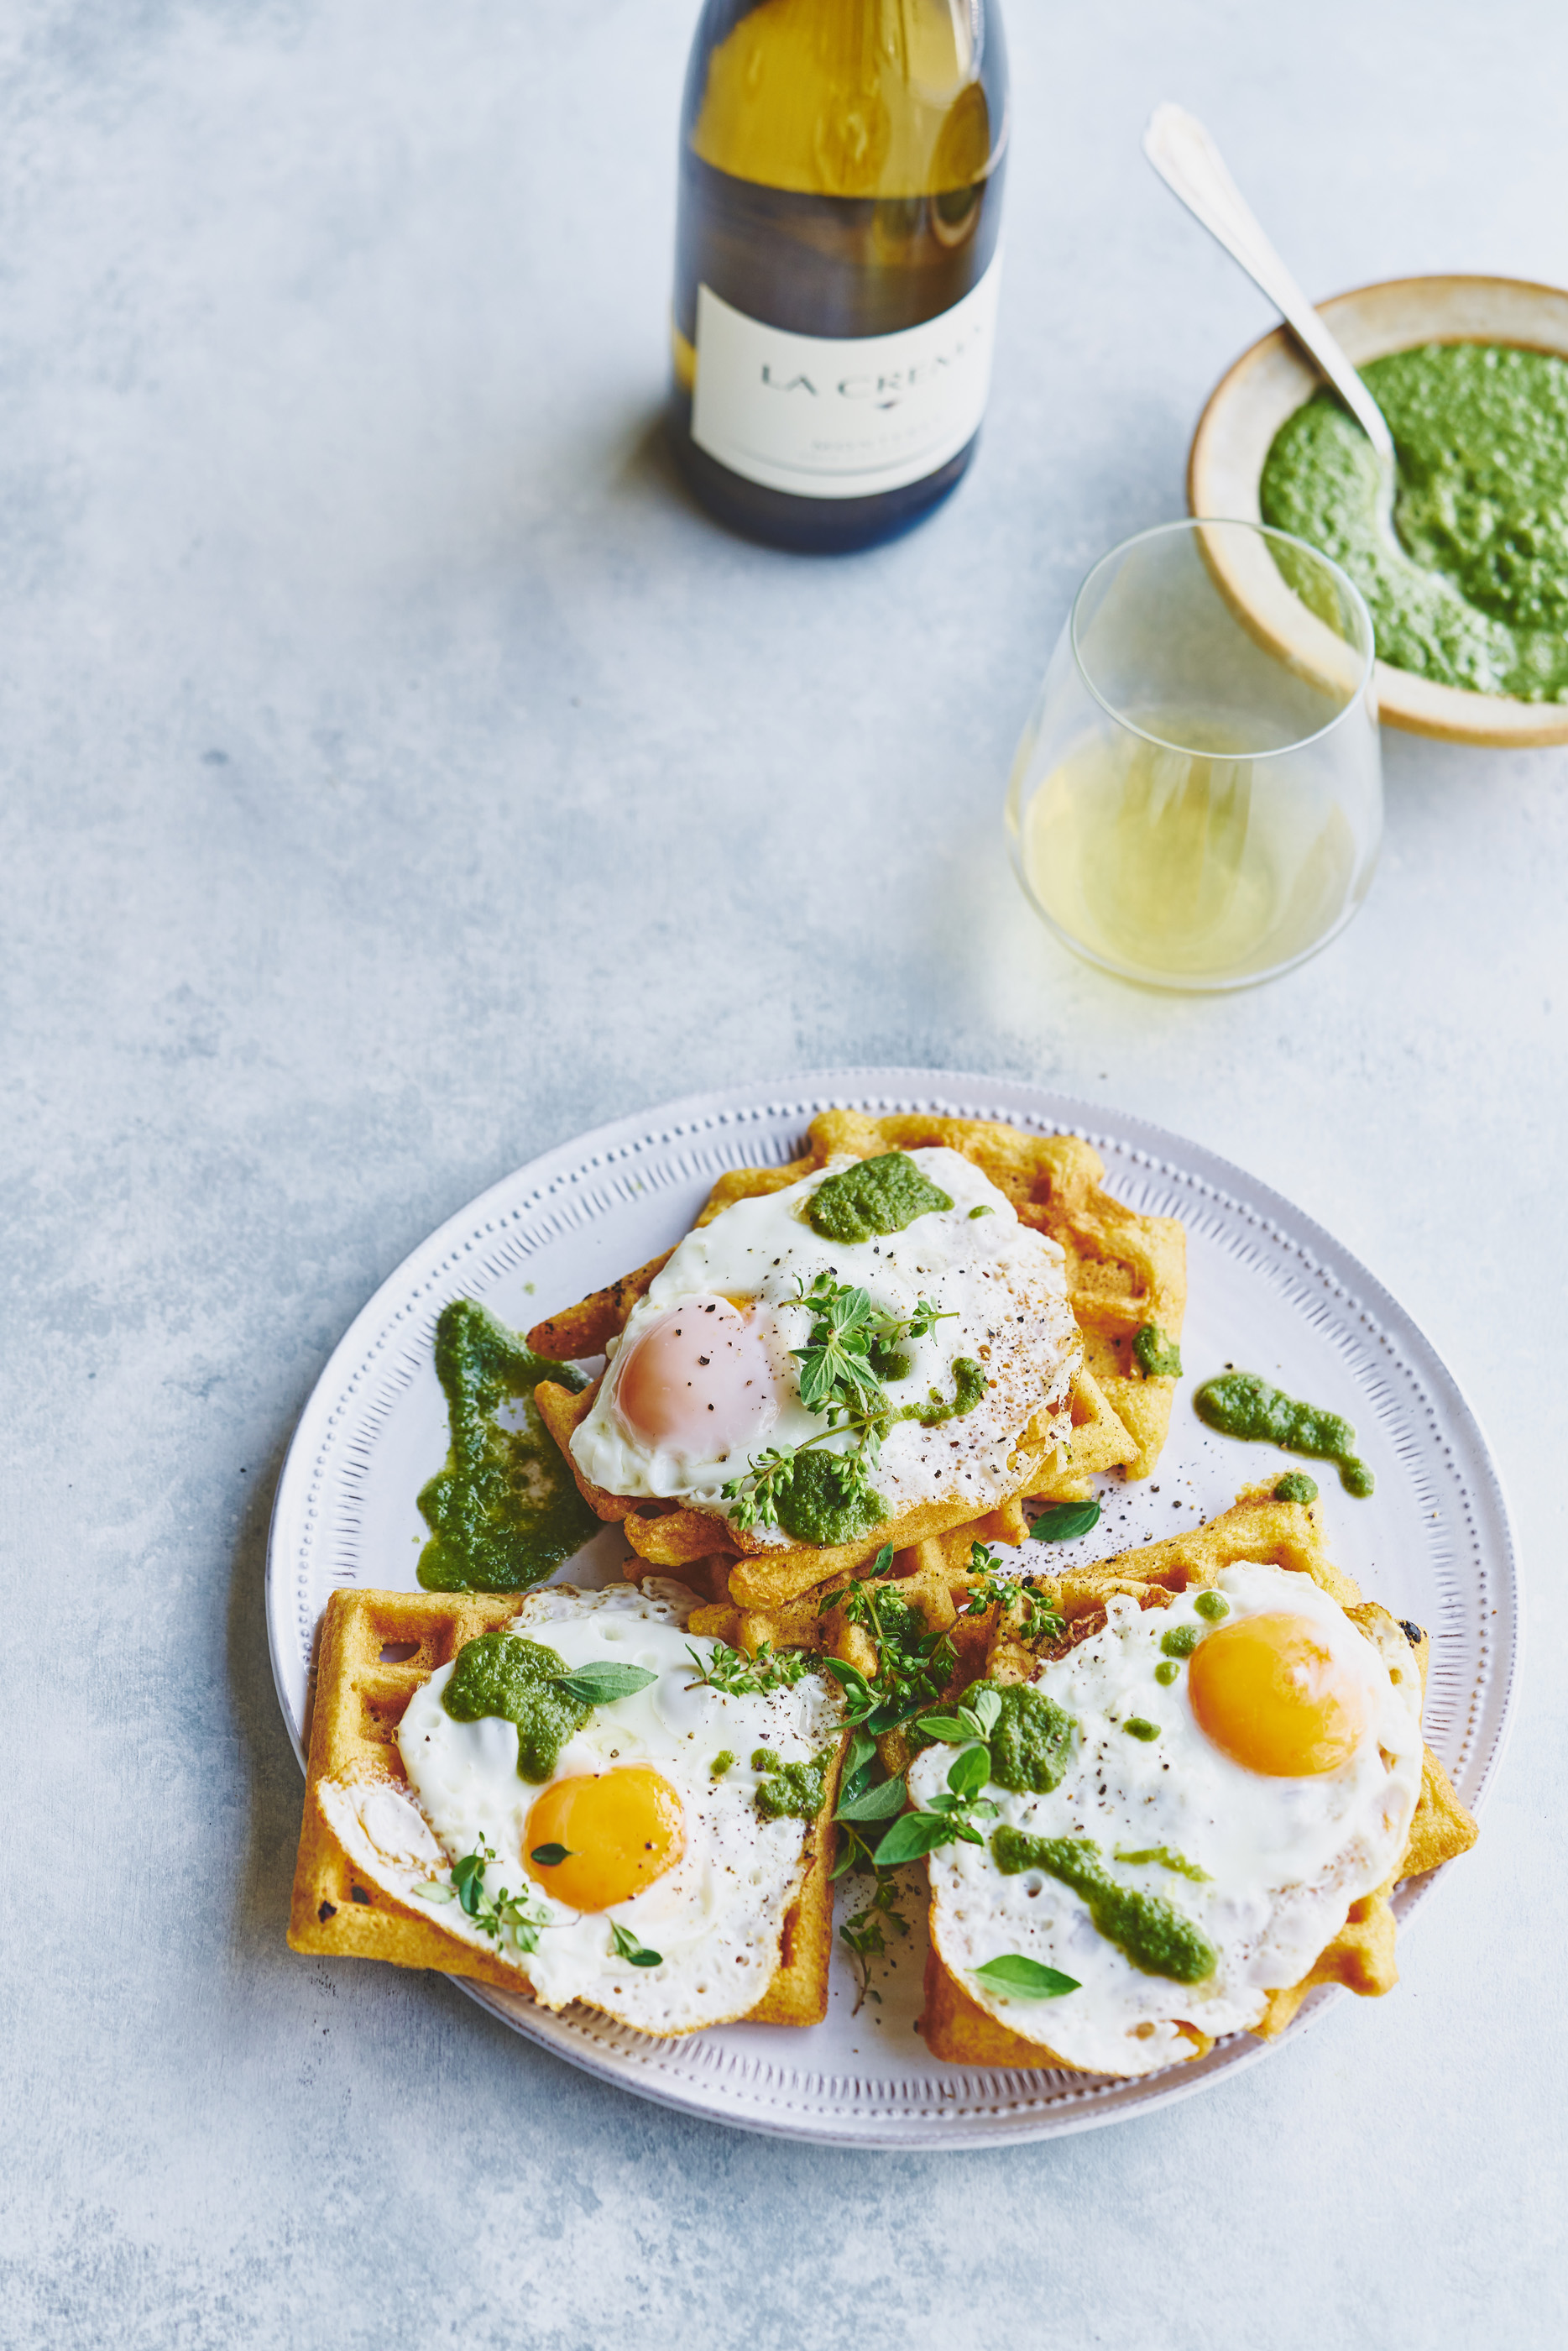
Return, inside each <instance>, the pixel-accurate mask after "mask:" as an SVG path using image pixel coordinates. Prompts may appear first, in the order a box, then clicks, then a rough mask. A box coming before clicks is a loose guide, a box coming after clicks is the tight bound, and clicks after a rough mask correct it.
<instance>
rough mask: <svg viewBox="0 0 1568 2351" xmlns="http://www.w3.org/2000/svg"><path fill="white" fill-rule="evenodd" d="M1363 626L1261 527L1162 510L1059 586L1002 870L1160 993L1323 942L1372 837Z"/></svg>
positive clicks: (1099, 954) (1102, 959)
mask: <svg viewBox="0 0 1568 2351" xmlns="http://www.w3.org/2000/svg"><path fill="white" fill-rule="evenodd" d="M1374 654H1375V646H1374V642H1373V633H1372V620H1371V616H1370V614H1369V613H1368V611H1367V609H1366V602H1365V601H1364V600H1363V598H1362V595H1361V593H1360V590H1358V589H1357V588H1356V587H1355V585H1354V583H1353V582H1352V581H1351V580H1348V579H1347V578H1346V576H1345V573H1344V572H1343V571H1342V570H1341V569H1340V568H1339V566H1338V564H1336V563H1334V562H1332V561H1331V560H1330V559H1329V558H1328V557H1327V556H1326V555H1323V554H1321V553H1319V551H1318V550H1317V549H1315V548H1313V547H1309V546H1307V545H1306V544H1305V542H1304V541H1303V540H1302V539H1298V538H1292V537H1291V535H1290V534H1289V532H1287V531H1281V530H1272V529H1269V528H1267V527H1266V526H1264V525H1262V524H1261V523H1251V522H1227V521H1214V520H1189V521H1184V522H1175V523H1166V524H1164V525H1162V526H1161V527H1160V528H1158V529H1155V530H1147V531H1143V532H1141V533H1140V534H1139V535H1138V536H1137V538H1129V539H1127V540H1124V542H1123V543H1122V545H1121V546H1119V547H1116V548H1113V549H1112V550H1111V552H1110V553H1109V554H1108V555H1106V556H1103V557H1102V558H1101V559H1100V561H1099V562H1098V563H1096V566H1095V568H1094V569H1093V570H1092V571H1091V572H1090V573H1089V575H1088V577H1087V578H1086V579H1085V581H1084V584H1083V586H1082V587H1081V588H1080V589H1079V590H1078V593H1077V595H1076V597H1075V600H1074V603H1073V610H1072V612H1071V613H1070V615H1069V617H1068V620H1067V623H1066V626H1065V627H1064V630H1063V632H1062V634H1061V637H1060V639H1059V641H1058V643H1057V646H1056V650H1055V653H1054V654H1053V656H1052V660H1051V665H1050V667H1049V669H1048V670H1047V671H1046V673H1045V679H1044V684H1043V685H1042V687H1041V689H1040V695H1039V699H1038V701H1037V702H1036V704H1035V706H1034V711H1033V716H1031V718H1030V721H1029V724H1028V726H1026V727H1025V729H1024V732H1023V739H1022V741H1021V742H1020V744H1019V747H1018V752H1017V756H1016V758H1015V759H1014V761H1013V767H1012V779H1011V782H1010V784H1009V787H1008V795H1007V831H1008V839H1009V842H1010V846H1011V850H1012V862H1013V865H1014V867H1015V869H1016V871H1017V873H1018V877H1019V880H1020V881H1021V882H1022V883H1023V888H1024V891H1025V893H1026V894H1027V896H1028V898H1029V900H1030V903H1031V904H1033V907H1034V908H1035V910H1036V912H1037V913H1038V914H1040V915H1041V916H1042V917H1043V919H1044V921H1045V922H1046V923H1047V924H1048V925H1050V927H1051V929H1052V930H1054V932H1055V933H1056V935H1057V936H1058V937H1059V938H1061V939H1064V940H1065V942H1066V943H1067V945H1068V946H1071V947H1073V948H1075V950H1076V952H1077V953H1078V954H1079V955H1081V956H1086V957H1087V959H1088V960H1089V961H1090V962H1091V963H1096V964H1098V965H1100V966H1101V967H1102V968H1103V969H1105V970H1106V971H1114V972H1116V973H1119V974H1120V975H1121V976H1122V977H1124V978H1127V979H1135V980H1141V981H1144V982H1146V983H1147V984H1151V985H1153V986H1156V987H1173V988H1190V989H1210V990H1211V989H1220V988H1231V987H1250V986H1251V985H1252V984H1254V983H1255V982H1257V981H1259V980H1263V979H1272V978H1274V977H1277V976H1278V974H1279V973H1281V972H1283V971H1288V970H1290V969H1291V967H1293V965H1295V964H1298V963H1301V962H1303V960H1304V959H1305V958H1306V956H1310V955H1314V954H1315V953H1316V952H1317V950H1318V949H1319V948H1320V947H1323V946H1326V945H1327V944H1328V942H1329V940H1330V939H1332V938H1333V937H1334V935H1336V933H1338V932H1339V931H1341V930H1343V929H1344V927H1345V924H1346V923H1348V922H1349V920H1350V918H1351V916H1352V915H1353V914H1355V910H1356V908H1357V906H1359V905H1360V904H1361V901H1362V899H1363V898H1364V897H1365V896H1366V890H1367V886H1368V884H1369V883H1370V882H1371V879H1372V870H1373V866H1374V864H1375V863H1376V857H1377V847H1378V842H1379V840H1380V838H1381V835H1382V829H1383V771H1382V763H1381V758H1380V753H1379V747H1378V736H1377V702H1376V692H1375V689H1374V684H1373V662H1374Z"/></svg>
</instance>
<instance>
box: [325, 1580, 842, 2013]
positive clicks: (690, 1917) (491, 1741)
mask: <svg viewBox="0 0 1568 2351" xmlns="http://www.w3.org/2000/svg"><path fill="white" fill-rule="evenodd" d="M695 1604H696V1603H695V1601H694V1599H693V1595H692V1594H691V1593H689V1592H686V1591H685V1590H683V1589H682V1587H680V1585H677V1584H671V1583H657V1584H655V1585H653V1586H650V1587H649V1589H647V1590H645V1591H642V1592H639V1591H637V1590H636V1589H634V1588H633V1587H632V1586H630V1585H625V1586H618V1587H613V1588H611V1589H609V1590H607V1591H603V1592H578V1591H576V1589H574V1588H573V1587H572V1586H570V1585H566V1584H556V1585H551V1586H548V1587H546V1588H545V1590H543V1591H541V1592H537V1593H531V1594H530V1595H529V1596H528V1598H526V1599H525V1600H524V1602H523V1603H522V1604H521V1606H520V1608H519V1610H518V1614H517V1616H516V1619H515V1620H514V1625H512V1627H511V1628H510V1629H512V1630H514V1631H515V1632H517V1633H520V1634H522V1635H524V1637H525V1638H527V1639H530V1640H535V1641H540V1642H543V1643H545V1645H546V1646H549V1647H550V1648H552V1649H554V1650H555V1651H556V1653H557V1655H559V1656H561V1657H562V1658H563V1659H564V1660H565V1662H566V1665H567V1666H568V1667H573V1668H576V1667H581V1666H585V1665H590V1664H597V1663H600V1662H615V1663H618V1664H621V1665H628V1666H640V1667H644V1668H646V1669H647V1670H648V1671H649V1672H651V1673H653V1674H655V1675H656V1676H657V1677H658V1678H657V1679H656V1680H655V1681H654V1682H652V1683H650V1684H649V1686H648V1687H646V1688H644V1689H642V1690H639V1691H638V1692H637V1693H636V1694H635V1695H634V1696H632V1697H630V1698H619V1699H617V1700H616V1701H615V1702H614V1703H613V1704H612V1705H608V1706H601V1707H597V1708H595V1709H594V1712H593V1714H592V1715H591V1716H590V1718H589V1719H588V1721H587V1723H586V1724H585V1725H584V1727H583V1729H581V1730H580V1731H578V1732H577V1733H576V1735H575V1737H573V1738H572V1739H571V1740H568V1741H567V1742H566V1744H565V1745H564V1746H563V1747H562V1749H561V1751H560V1755H559V1757H558V1759H557V1761H556V1769H555V1771H554V1772H553V1773H552V1775H551V1778H552V1780H556V1779H566V1778H570V1777H572V1776H574V1775H576V1774H577V1773H582V1772H591V1771H606V1770H614V1769H615V1768H617V1767H618V1765H625V1764H630V1763H641V1764H646V1765H649V1766H650V1767H651V1768H652V1769H653V1770H655V1771H659V1773H661V1774H662V1776H663V1777H664V1778H665V1779H666V1780H668V1781H669V1782H670V1785H671V1786H672V1787H674V1788H675V1790H676V1791H677V1792H678V1794H679V1795H680V1802H681V1807H682V1811H683V1813H684V1826H685V1847H684V1850H683V1852H682V1854H681V1855H680V1860H679V1861H677V1862H676V1863H675V1864H674V1865H673V1866H672V1867H671V1868H670V1869H669V1870H667V1871H666V1872H665V1873H664V1875H663V1876H661V1877H659V1878H657V1879H655V1881H654V1882H653V1884H652V1885H651V1886H647V1887H646V1888H645V1889H644V1890H643V1891H642V1892H641V1893H640V1894H639V1895H637V1896H634V1897H633V1898H632V1899H631V1900H630V1901H628V1902H623V1903H618V1904H616V1905H615V1906H614V1907H613V1908H612V1909H611V1910H608V1911H604V1912H593V1913H588V1912H579V1911H576V1910H573V1909H571V1908H570V1907H568V1906H567V1905H566V1904H564V1903H561V1902H557V1901H556V1900H555V1899H554V1898H553V1897H552V1896H549V1895H548V1894H546V1893H545V1890H544V1888H543V1887H542V1886H539V1885H537V1884H536V1883H535V1881H534V1880H533V1879H532V1878H531V1877H529V1876H528V1875H527V1873H526V1872H525V1871H524V1867H523V1865H522V1854H523V1843H524V1833H525V1829H526V1823H527V1819H528V1814H529V1813H530V1811H531V1809H532V1807H533V1805H534V1804H535V1802H536V1801H537V1799H538V1797H539V1794H540V1792H541V1786H542V1785H545V1784H548V1783H547V1782H545V1783H535V1782H530V1781H526V1780H523V1779H520V1778H519V1777H518V1772H517V1732H516V1729H515V1727H514V1725H513V1724H512V1723H511V1722H508V1721H505V1720H503V1719H499V1718H495V1717H488V1718H485V1719H482V1720H480V1721H478V1722H457V1721H454V1720H453V1719H452V1717H451V1716H450V1715H449V1714H448V1713H447V1712H446V1710H445V1708H444V1707H443V1706H442V1705H441V1692H442V1690H443V1689H444V1688H445V1687H446V1684H447V1682H448V1681H449V1680H450V1678H451V1677H452V1670H453V1668H452V1667H451V1666H445V1667H441V1668H440V1669H439V1670H438V1671H437V1672H435V1673H434V1674H432V1675H431V1677H430V1678H429V1680H428V1681H426V1682H424V1683H423V1684H421V1687H420V1688H419V1689H418V1690H417V1691H416V1692H415V1693H414V1696H413V1698H411V1699H410V1703H409V1706H408V1708H407V1711H406V1712H405V1714H404V1716H403V1719H402V1722H401V1724H400V1728H399V1734H398V1745H399V1751H400V1754H401V1756H402V1759H403V1766H404V1769H405V1771H407V1773H408V1781H409V1794H408V1796H407V1797H405V1796H403V1795H402V1794H400V1792H398V1791H397V1790H396V1789H395V1788H391V1787H389V1786H387V1785H386V1784H385V1783H384V1782H376V1783H367V1784H365V1785H362V1786H360V1787H359V1788H358V1789H353V1788H350V1789H343V1790H332V1791H328V1790H327V1789H323V1791H322V1798H323V1803H324V1807H325V1808H326V1809H327V1814H328V1818H329V1819H331V1820H332V1822H333V1825H334V1826H335V1827H337V1829H338V1833H339V1834H340V1835H343V1837H344V1841H345V1843H346V1844H348V1846H349V1850H350V1854H351V1857H353V1858H355V1859H356V1860H358V1861H360V1862H361V1865H365V1866H367V1867H368V1868H369V1870H370V1872H371V1874H373V1875H375V1876H377V1882H378V1883H380V1884H381V1885H383V1886H385V1887H386V1888H387V1890H388V1891H390V1892H394V1893H397V1894H398V1895H399V1896H400V1898H401V1899H404V1900H408V1899H409V1898H410V1896H414V1895H415V1893H416V1888H417V1887H418V1886H420V1885H421V1884H425V1885H428V1884H429V1883H430V1881H431V1878H432V1877H435V1878H437V1879H438V1880H441V1881H445V1880H447V1879H448V1878H449V1876H450V1865H451V1864H452V1862H454V1861H457V1860H459V1859H461V1858H462V1856H463V1855H466V1854H470V1853H472V1852H474V1851H475V1850H476V1849H477V1847H478V1845H479V1842H480V1840H481V1839H482V1838H483V1839H484V1840H485V1841H486V1842H487V1843H488V1844H490V1846H491V1847H492V1849H493V1852H494V1854H495V1855H496V1858H495V1860H494V1861H493V1862H492V1863H490V1864H489V1865H488V1866H487V1869H486V1873H485V1878H484V1885H485V1890H486V1892H487V1893H489V1894H490V1896H492V1898H493V1899H494V1898H498V1896H499V1890H500V1889H501V1888H502V1887H503V1886H504V1887H506V1888H508V1889H509V1890H510V1891H511V1892H512V1893H513V1894H517V1893H520V1892H521V1893H522V1894H524V1895H526V1896H529V1897H530V1898H531V1899H532V1900H534V1901H535V1902H537V1903H538V1904H539V1905H540V1907H541V1908H542V1909H543V1910H544V1911H545V1913H546V1914H547V1916H548V1919H549V1923H548V1925H547V1926H545V1927H543V1928H541V1929H540V1933H539V1940H538V1949H536V1950H535V1951H533V1952H531V1953H529V1954H527V1955H526V1956H525V1957H523V1958H520V1959H518V1961H517V1964H518V1967H519V1970H520V1973H521V1974H522V1975H524V1976H525V1977H526V1980H527V1981H528V1983H529V1985H530V1987H531V1989H532V1991H533V1993H534V1996H535V1999H536V2000H538V2001H540V2002H541V2003H542V2004H543V2005H544V2006H545V2007H546V2008H552V2009H556V2008H561V2007H564V2006H565V2005H566V2002H567V2001H574V2000H580V2001H587V2002H588V2003H589V2004H590V2005H591V2006H593V2007H595V2008H598V2009H601V2010H603V2011H605V2012H606V2013H607V2014H608V2015H610V2016H614V2017H617V2018H618V2019H619V2020H620V2021H621V2022H623V2023H626V2024H630V2025H635V2026H639V2027H640V2028H641V2029H642V2030H643V2031H645V2032H655V2033H661V2034H670V2033H679V2032H695V2031H697V2030H699V2029H700V2028H701V2026H703V2025H708V2024H715V2023H721V2022H724V2021H725V2020H726V2019H729V2018H732V2017H736V2016H742V2015H744V2014H745V2013H746V2012H747V2011H748V2010H750V2009H751V2008H753V2007H754V2006H755V2004H756V2002H757V2001H758V2000H760V1999H761V1997H762V1995H763V1991H765V1990H766V1988H767V1984H768V1981H769V1979H770V1978H771V1976H772V1975H773V1972H774V1968H775V1967H776V1965H777V1963H778V1956H779V1948H780V1938H781V1935H782V1931H783V1927H784V1915H785V1913H786V1911H787V1910H788V1909H789V1907H790V1905H791V1904H792V1902H793V1901H794V1897H795V1895H796V1892H797V1890H798V1887H799V1885H800V1879H801V1875H802V1870H803V1866H804V1856H805V1830H806V1823H804V1822H802V1821H798V1820H793V1819H785V1820H776V1821H770V1820H764V1819H763V1816H762V1815H761V1813H758V1811H757V1809H756V1805H755V1802H754V1801H753V1799H754V1795H755V1791H756V1788H757V1784H758V1781H759V1779H760V1777H761V1774H759V1773H758V1772H756V1771H753V1769H752V1768H751V1757H752V1754H753V1750H755V1749H757V1748H759V1747H767V1748H771V1749H772V1750H774V1752H775V1753H776V1754H777V1755H778V1757H779V1759H780V1761H782V1762H785V1763H789V1762H797V1761H806V1760H808V1759H809V1758H810V1757H812V1756H813V1755H815V1754H816V1753H818V1752H819V1751H820V1750H821V1749H822V1748H823V1747H824V1746H825V1745H826V1744H828V1743H830V1742H831V1741H833V1740H836V1738H837V1736H838V1735H839V1705H838V1700H837V1697H836V1692H835V1691H834V1690H833V1689H832V1687H831V1686H830V1685H828V1684H826V1682H825V1681H824V1680H823V1678H822V1677H819V1676H818V1675H816V1674H815V1673H812V1674H808V1675H806V1676H805V1677H804V1678H803V1679H802V1680H801V1681H799V1682H798V1683H797V1684H796V1685H795V1687H794V1688H793V1689H784V1690H779V1691H775V1692H773V1693H770V1694H768V1695H766V1696H762V1697H746V1698H732V1697H727V1696H726V1695H724V1694H723V1693H722V1692H721V1691H718V1690H715V1689H712V1688H710V1687H706V1686H703V1685H701V1684H700V1685H698V1686H697V1687H690V1685H691V1683H692V1680H693V1672H694V1669H693V1667H692V1664H691V1655H690V1653H689V1650H695V1651H696V1653H697V1655H698V1656H701V1657H703V1658H705V1659H706V1658H709V1657H711V1655H712V1652H713V1649H714V1646H715V1644H714V1643H713V1642H712V1641H711V1640H708V1639H705V1638H702V1637H700V1636H694V1635H688V1634H687V1633H686V1631H685V1629H684V1628H685V1624H686V1619H687V1617H688V1615H689V1614H690V1613H691V1609H692V1607H693V1606H694V1605H695ZM721 1750H729V1751H730V1752H731V1753H732V1754H733V1756H734V1757H735V1763H734V1766H733V1768H732V1769H731V1770H730V1771H727V1772H725V1773H724V1774H723V1776H722V1778H719V1779H715V1778H714V1777H713V1776H712V1774H711V1771H710V1768H709V1767H710V1765H711V1761H712V1760H713V1758H714V1756H715V1755H716V1754H718V1753H719V1752H720V1751H721ZM416 1898H417V1897H416ZM430 1915H431V1917H432V1918H433V1919H435V1920H436V1921H437V1922H438V1923H439V1924H440V1925H441V1927H443V1928H447V1929H449V1930H450V1931H452V1933H454V1934H457V1935H459V1936H461V1937H462V1938H463V1939H464V1940H466V1941H468V1942H471V1943H472V1944H474V1945H475V1946H476V1947H477V1948H480V1949H485V1950H487V1951H491V1952H493V1951H494V1950H495V1946H494V1945H493V1943H492V1942H491V1940H490V1939H489V1938H487V1937H486V1936H484V1935H483V1932H482V1931H481V1930H480V1928H478V1927H477V1926H476V1925H475V1924H474V1922H473V1921H472V1920H471V1919H469V1918H467V1917H465V1916H464V1914H463V1912H462V1909H461V1908H460V1907H459V1906H458V1905H457V1904H456V1903H455V1902H449V1903H446V1904H445V1905H443V1906H441V1907H432V1908H431V1912H430ZM612 1923H613V1924H616V1925H619V1926H623V1927H625V1928H628V1931H629V1932H630V1933H631V1934H632V1935H633V1936H634V1937H635V1938H636V1939H637V1940H638V1941H639V1943H640V1944H641V1945H642V1946H643V1947H644V1948H645V1949H654V1950H657V1951H658V1952H659V1954H660V1959H659V1965H658V1966H657V1967H654V1968H633V1967H630V1966H628V1963H627V1962H626V1960H624V1959H618V1958H617V1957H616V1956H615V1954H614V1952H613V1951H612V1949H611V1947H610V1928H611V1925H612ZM500 1956H501V1957H503V1958H506V1957H507V1956H508V1954H507V1952H506V1950H505V1949H504V1947H503V1949H502V1950H501V1953H500Z"/></svg>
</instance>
